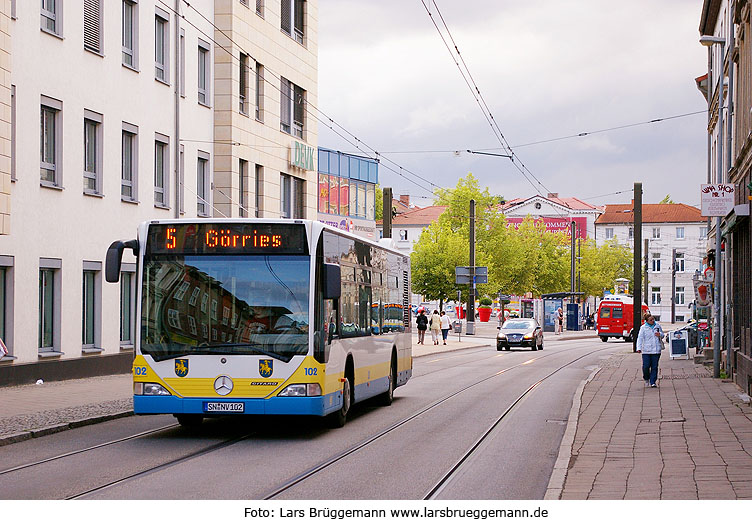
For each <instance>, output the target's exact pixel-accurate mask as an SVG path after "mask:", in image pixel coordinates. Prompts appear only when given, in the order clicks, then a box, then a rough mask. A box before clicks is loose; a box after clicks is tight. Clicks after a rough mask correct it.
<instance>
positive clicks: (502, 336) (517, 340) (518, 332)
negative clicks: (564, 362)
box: [496, 318, 543, 351]
mask: <svg viewBox="0 0 752 524" xmlns="http://www.w3.org/2000/svg"><path fill="white" fill-rule="evenodd" d="M514 346H517V347H525V346H528V347H530V349H532V350H533V351H536V350H538V349H543V330H542V329H541V327H540V326H539V325H538V322H536V321H535V319H532V318H510V319H509V320H507V321H506V322H504V325H502V326H501V327H500V328H499V331H498V333H497V334H496V350H497V351H501V350H503V349H506V350H507V351H508V350H509V349H511V348H512V347H514Z"/></svg>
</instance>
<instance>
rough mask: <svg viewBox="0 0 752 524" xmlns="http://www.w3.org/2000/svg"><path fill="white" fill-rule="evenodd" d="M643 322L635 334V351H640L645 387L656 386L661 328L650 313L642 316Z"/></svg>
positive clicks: (661, 342) (660, 348)
mask: <svg viewBox="0 0 752 524" xmlns="http://www.w3.org/2000/svg"><path fill="white" fill-rule="evenodd" d="M643 318H644V319H645V323H644V324H643V325H642V327H641V328H640V333H639V334H638V335H637V352H638V353H642V378H643V379H644V380H645V387H648V386H649V387H651V388H655V387H658V385H657V384H656V381H657V380H658V360H659V359H660V358H661V350H662V349H663V329H662V328H661V326H660V325H659V324H658V322H656V321H655V317H654V316H653V315H651V314H650V313H645V315H644V316H643Z"/></svg>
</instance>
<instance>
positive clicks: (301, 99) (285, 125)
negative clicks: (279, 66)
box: [279, 78, 305, 139]
mask: <svg viewBox="0 0 752 524" xmlns="http://www.w3.org/2000/svg"><path fill="white" fill-rule="evenodd" d="M280 104H281V105H280V113H279V114H280V129H281V130H282V131H284V132H285V133H288V134H290V135H294V136H297V137H298V138H300V139H302V138H303V127H304V120H305V105H304V104H305V91H304V90H303V89H301V88H300V87H298V86H297V85H295V84H293V83H292V82H290V81H289V80H287V79H286V78H282V91H281V95H280Z"/></svg>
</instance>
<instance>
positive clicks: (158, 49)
mask: <svg viewBox="0 0 752 524" xmlns="http://www.w3.org/2000/svg"><path fill="white" fill-rule="evenodd" d="M154 20H155V29H154V75H155V78H156V79H157V80H159V81H161V82H165V83H169V82H170V75H169V70H168V64H169V59H170V41H169V39H168V34H169V33H168V29H169V28H168V25H169V20H170V18H169V15H167V14H164V15H162V14H157V15H156V16H155V18H154Z"/></svg>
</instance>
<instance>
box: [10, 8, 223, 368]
mask: <svg viewBox="0 0 752 524" xmlns="http://www.w3.org/2000/svg"><path fill="white" fill-rule="evenodd" d="M175 5H176V4H175V3H170V2H159V1H156V2H155V1H145V0H138V1H136V0H119V1H109V0H108V1H107V2H105V1H104V0H84V1H74V0H44V1H42V2H41V4H40V2H26V1H24V2H20V1H18V2H12V4H11V10H12V11H11V12H12V16H11V19H10V20H9V26H8V27H9V38H8V42H9V44H10V45H9V47H10V57H11V60H10V66H9V71H10V74H9V75H6V76H7V77H8V78H9V83H10V95H11V97H10V109H11V111H10V113H11V119H10V120H11V122H10V128H11V136H12V140H11V144H10V150H11V151H12V154H11V162H10V165H11V179H12V181H11V182H10V186H11V187H10V192H9V193H10V204H11V206H12V207H11V209H12V216H13V223H12V227H11V228H10V230H9V232H8V233H9V234H7V235H5V236H3V237H0V305H1V306H0V317H2V323H0V338H2V340H3V341H4V342H5V344H6V346H7V348H8V351H9V352H8V355H6V356H4V357H3V358H2V360H0V381H2V382H5V383H14V382H20V381H26V380H28V379H29V378H30V377H36V378H47V379H50V378H56V377H57V378H60V377H65V376H78V375H81V374H87V373H96V372H108V371H114V370H127V369H128V368H129V367H130V361H131V359H132V351H133V344H134V325H135V319H134V312H135V302H134V297H135V278H134V276H135V259H134V258H133V257H132V256H131V257H130V258H128V256H126V258H125V259H124V264H123V275H122V279H121V282H120V283H119V284H109V283H106V282H105V281H104V278H103V273H104V272H103V265H104V258H105V252H106V250H107V247H108V246H109V244H110V243H111V242H112V241H114V240H117V239H128V238H133V237H134V235H135V233H136V226H137V225H138V224H139V223H140V222H142V221H144V220H149V219H166V218H177V217H197V216H210V214H211V207H212V194H211V190H210V188H211V173H212V169H213V164H214V146H213V134H214V133H213V131H214V129H213V124H214V111H213V107H212V106H213V100H212V93H211V85H212V82H213V79H212V78H211V74H212V69H211V67H206V66H207V65H209V64H211V63H212V61H213V55H214V53H215V49H216V48H215V45H214V43H213V42H212V40H211V36H213V35H214V28H213V27H212V25H211V23H210V22H207V21H206V20H204V21H203V23H200V22H197V21H194V23H193V25H192V24H187V23H186V22H185V21H183V20H182V19H181V17H180V16H178V14H177V11H176V10H175V7H174V6H175ZM178 5H179V3H178ZM191 5H193V6H194V7H195V8H196V9H199V10H201V11H202V12H203V13H205V14H206V15H207V18H208V19H209V20H211V19H212V18H213V9H214V2H213V0H197V1H194V2H191ZM179 8H180V7H179ZM206 35H210V37H208V38H207V37H206ZM0 65H2V64H0ZM0 163H1V162H0Z"/></svg>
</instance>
